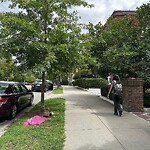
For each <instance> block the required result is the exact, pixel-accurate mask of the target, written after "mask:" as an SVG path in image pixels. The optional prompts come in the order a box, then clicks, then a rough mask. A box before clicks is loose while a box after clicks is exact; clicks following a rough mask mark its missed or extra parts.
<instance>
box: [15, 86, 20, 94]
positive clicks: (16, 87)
mask: <svg viewBox="0 0 150 150" xmlns="http://www.w3.org/2000/svg"><path fill="white" fill-rule="evenodd" d="M14 92H15V93H19V92H20V88H19V87H18V85H15V86H14Z"/></svg>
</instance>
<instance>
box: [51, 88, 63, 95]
mask: <svg viewBox="0 0 150 150" xmlns="http://www.w3.org/2000/svg"><path fill="white" fill-rule="evenodd" d="M52 94H63V87H58V88H56V89H54V90H53V91H52Z"/></svg>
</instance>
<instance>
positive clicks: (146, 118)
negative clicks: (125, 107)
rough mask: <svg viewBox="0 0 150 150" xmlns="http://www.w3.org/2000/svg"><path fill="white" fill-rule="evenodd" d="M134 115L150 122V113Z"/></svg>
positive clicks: (136, 113)
mask: <svg viewBox="0 0 150 150" xmlns="http://www.w3.org/2000/svg"><path fill="white" fill-rule="evenodd" d="M133 114H135V115H136V116H138V117H140V118H142V119H144V120H146V121H150V112H133Z"/></svg>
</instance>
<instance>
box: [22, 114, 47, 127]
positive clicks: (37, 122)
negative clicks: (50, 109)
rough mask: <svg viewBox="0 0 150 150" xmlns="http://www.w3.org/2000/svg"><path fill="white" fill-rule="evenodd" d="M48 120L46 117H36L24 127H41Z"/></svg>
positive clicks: (25, 123) (29, 120)
mask: <svg viewBox="0 0 150 150" xmlns="http://www.w3.org/2000/svg"><path fill="white" fill-rule="evenodd" d="M46 120H48V118H46V117H41V116H34V117H32V118H30V119H28V120H27V122H24V126H28V125H40V124H41V123H43V122H45V121H46Z"/></svg>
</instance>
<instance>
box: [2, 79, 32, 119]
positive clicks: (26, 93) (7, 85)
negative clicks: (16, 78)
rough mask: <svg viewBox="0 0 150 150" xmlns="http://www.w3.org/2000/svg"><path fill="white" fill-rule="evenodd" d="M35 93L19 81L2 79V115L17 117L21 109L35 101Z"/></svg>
mask: <svg viewBox="0 0 150 150" xmlns="http://www.w3.org/2000/svg"><path fill="white" fill-rule="evenodd" d="M33 99H34V94H33V93H32V92H31V90H28V89H27V87H26V86H25V85H24V84H22V83H19V82H12V81H0V117H9V118H10V119H12V118H15V117H16V114H17V113H18V111H19V110H22V109H23V108H25V107H27V106H31V105H32V103H33Z"/></svg>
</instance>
